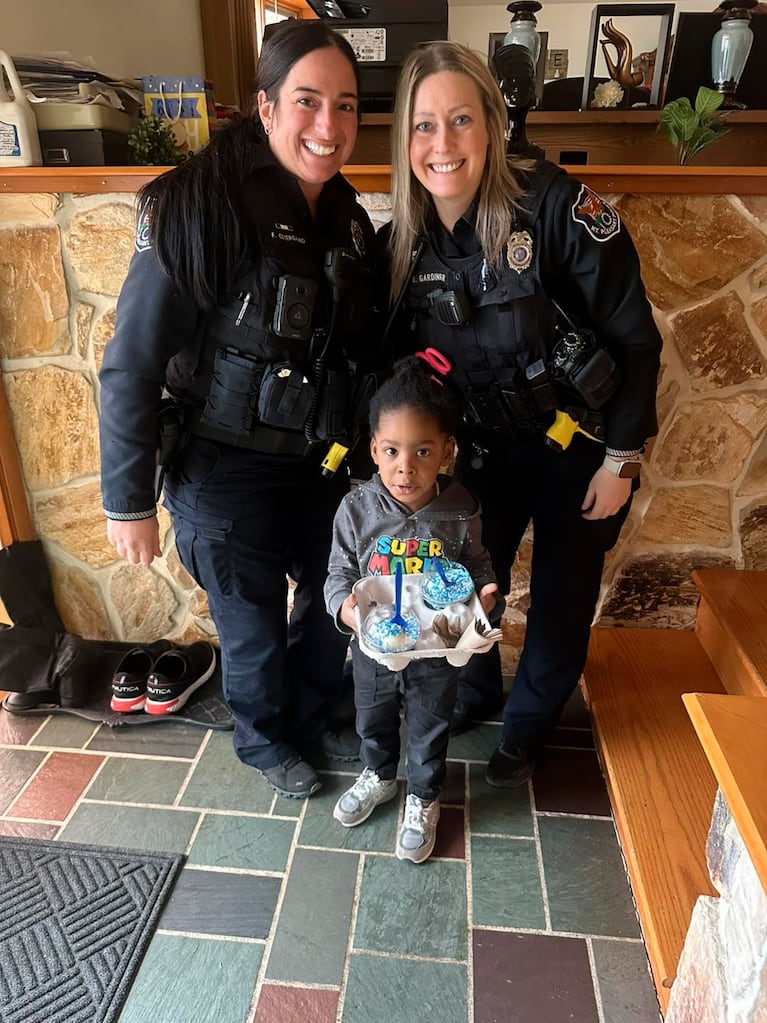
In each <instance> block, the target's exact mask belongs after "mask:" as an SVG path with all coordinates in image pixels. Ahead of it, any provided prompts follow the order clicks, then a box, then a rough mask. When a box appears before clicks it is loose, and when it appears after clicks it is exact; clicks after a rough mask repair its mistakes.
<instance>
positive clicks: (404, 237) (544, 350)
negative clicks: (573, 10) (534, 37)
mask: <svg viewBox="0 0 767 1023" xmlns="http://www.w3.org/2000/svg"><path fill="white" fill-rule="evenodd" d="M510 69H511V72H512V73H513V74H516V73H517V68H516V64H513V63H512V65H511V68H510ZM508 91H509V102H510V106H513V105H514V104H515V103H516V102H517V98H516V94H515V93H514V91H513V90H511V89H509V90H508ZM505 134H506V109H505V105H504V100H503V98H502V95H501V91H500V89H499V87H498V84H497V82H496V81H495V79H494V78H493V75H492V74H491V72H490V70H489V69H488V67H487V65H486V64H485V63H484V61H482V60H481V59H480V58H479V56H478V55H477V54H475V53H474V52H473V51H471V50H469V49H467V48H466V47H463V46H460V45H458V44H456V43H450V42H434V43H431V44H429V45H428V46H425V47H422V48H419V49H417V50H415V51H413V53H412V54H410V55H409V56H408V57H407V58H406V60H405V62H404V64H403V68H402V71H401V73H400V80H399V84H398V89H397V95H396V99H395V109H394V127H393V142H392V172H393V181H392V193H393V202H392V206H393V219H392V227H391V230H390V231H389V230H388V229H387V228H385V229H384V230H383V232H382V237H383V239H385V240H386V242H387V251H388V256H389V260H390V264H391V278H392V284H391V292H392V300H393V302H394V304H395V307H396V306H397V305H398V304H399V306H400V308H401V310H402V311H403V314H404V315H403V316H402V318H401V319H400V320H399V323H400V325H401V329H400V330H399V331H392V332H391V335H390V336H391V337H392V338H393V339H395V340H397V341H400V340H401V339H402V338H403V337H404V338H405V342H406V344H407V345H408V346H409V347H411V348H413V347H415V348H421V349H423V348H426V347H427V346H431V347H433V348H435V349H437V350H438V351H440V352H441V353H442V354H444V355H445V356H446V357H447V358H448V359H449V360H450V362H451V363H452V365H453V369H454V372H453V373H452V374H451V377H452V379H453V381H454V383H455V384H456V386H457V387H458V388H459V390H460V392H461V394H462V396H463V399H464V408H465V424H464V427H463V429H462V430H461V432H460V433H459V437H458V456H457V463H456V475H457V476H458V477H459V479H460V480H461V481H462V482H463V483H464V485H465V486H466V487H467V488H468V489H469V490H471V491H473V492H474V493H475V494H476V496H477V497H478V498H479V499H480V502H481V505H482V521H483V534H482V535H483V540H484V542H485V545H486V546H487V548H488V550H489V551H490V555H491V558H492V561H493V568H494V570H495V574H496V577H497V579H498V585H499V588H500V589H501V590H502V591H503V592H506V593H508V591H509V588H510V572H511V566H512V565H513V563H514V559H515V556H516V552H517V548H518V546H519V543H520V541H521V539H522V537H523V535H524V533H525V531H526V529H527V527H528V525H529V524H530V523H531V522H532V525H533V550H532V569H531V580H530V598H531V603H530V609H529V612H528V615H527V627H526V634H525V643H524V648H523V651H522V654H521V657H520V662H519V666H518V669H517V673H516V676H515V678H514V682H513V684H512V688H511V694H510V696H509V699H508V701H507V703H506V705H505V708H504V724H503V740H502V742H501V744H500V746H499V747H498V749H496V751H495V752H494V753H493V756H492V757H491V759H490V763H489V765H488V768H487V780H488V782H489V783H490V784H492V785H495V786H499V787H513V786H515V785H521V784H524V783H525V782H526V781H527V779H528V778H529V777H530V776H531V774H532V773H533V770H534V767H535V762H536V756H537V754H538V751H539V749H540V747H541V746H542V745H543V743H544V741H545V739H546V737H547V735H548V733H549V731H550V730H551V729H552V728H553V726H554V725H555V724H556V723H557V721H558V719H559V716H560V714H561V711H562V709H563V707H564V705H565V703H566V701H567V699H568V698H569V696H570V695H571V693H572V692H573V690H574V688H575V687H576V685H577V684H578V680H579V678H580V675H581V672H582V670H583V666H584V663H585V660H586V654H587V650H588V642H589V635H590V627H591V622H592V619H593V616H594V611H595V607H596V603H597V600H598V596H599V588H600V582H601V575H602V569H603V565H604V556H605V553H606V551H608V550H609V549H610V548H611V547H612V546H613V544H614V543H615V542H616V540H617V538H618V534H619V532H620V528H621V526H622V524H623V522H624V520H625V518H626V515H627V513H628V509H629V505H630V501H631V494H632V492H633V489H635V487H636V486H637V485H638V478H637V477H638V473H639V468H640V459H641V455H642V452H643V450H644V444H645V441H646V440H647V438H648V437H650V436H652V435H653V434H654V433H655V431H656V429H657V423H656V416H655V393H656V387H657V374H658V366H659V353H660V348H661V338H660V335H659V332H658V330H657V327H656V326H655V323H654V321H653V317H652V310H651V308H650V304H649V302H648V301H647V298H646V295H645V291H644V287H643V285H642V280H641V276H640V268H639V260H638V258H637V254H636V250H635V248H634V246H633V244H632V241H631V239H630V237H629V236H628V234H627V232H626V229H625V227H624V225H622V224H621V221H620V218H619V216H618V214H617V212H616V211H615V210H614V209H613V208H612V207H611V206H610V205H609V204H608V203H606V202H605V201H604V200H603V199H601V198H600V197H599V196H598V195H596V194H595V193H594V192H592V191H591V190H590V189H589V188H587V187H586V186H585V185H583V184H581V183H580V182H578V181H577V180H575V179H574V178H572V177H570V176H569V175H568V174H566V173H565V172H564V171H563V170H561V168H559V167H557V166H556V165H554V164H552V163H548V162H547V161H545V160H543V159H539V160H537V161H533V160H530V159H523V158H520V157H519V156H515V157H509V156H508V155H507V152H506V145H505V142H504V139H505ZM522 135H523V133H522V134H521V136H520V137H522ZM408 335H409V337H408ZM502 695H503V691H502V678H501V664H500V655H499V652H498V650H497V647H496V648H494V649H493V651H491V652H490V653H488V654H486V655H483V656H480V657H473V658H472V659H471V661H470V662H469V664H468V665H467V667H466V669H465V670H464V672H463V673H462V678H461V682H460V684H459V693H458V703H457V706H456V710H455V713H454V716H453V724H452V731H453V733H454V734H455V733H457V732H459V731H461V730H463V729H465V728H467V727H469V725H470V724H471V723H472V722H473V721H475V720H481V719H482V718H483V717H487V716H488V715H489V714H491V713H494V712H495V711H496V710H497V709H498V707H499V706H500V705H501V702H502Z"/></svg>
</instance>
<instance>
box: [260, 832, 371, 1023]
mask: <svg viewBox="0 0 767 1023" xmlns="http://www.w3.org/2000/svg"><path fill="white" fill-rule="evenodd" d="M358 867H359V857H358V856H353V855H351V854H349V853H334V852H324V851H321V850H319V849H297V850H296V854H295V856H294V857H293V861H292V866H291V868H290V875H289V878H288V881H287V884H286V885H285V894H284V896H283V900H282V907H281V909H280V916H279V919H278V921H277V927H276V929H275V934H274V940H273V942H272V949H271V953H270V955H269V963H268V964H267V969H266V975H267V977H268V978H269V979H270V980H278V981H279V980H282V981H291V982H294V983H304V984H333V985H339V984H340V983H341V981H342V979H343V969H344V958H345V955H346V948H347V945H348V941H349V927H350V925H351V919H352V911H353V907H354V889H355V883H356V878H357V870H358ZM275 1023H277V1021H275ZM286 1023H288V1021H286Z"/></svg>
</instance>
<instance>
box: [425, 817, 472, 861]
mask: <svg viewBox="0 0 767 1023" xmlns="http://www.w3.org/2000/svg"><path fill="white" fill-rule="evenodd" d="M463 826H464V817H463V810H462V809H461V808H460V807H453V806H448V807H444V806H443V807H441V808H440V815H439V824H438V825H437V842H436V844H435V846H434V853H433V855H434V856H446V857H448V858H449V859H453V860H463V859H465V858H466V842H465V839H464V833H463Z"/></svg>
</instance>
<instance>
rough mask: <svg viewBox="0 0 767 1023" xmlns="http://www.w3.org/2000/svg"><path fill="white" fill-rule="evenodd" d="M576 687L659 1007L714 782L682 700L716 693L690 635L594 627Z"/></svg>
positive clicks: (695, 876)
mask: <svg viewBox="0 0 767 1023" xmlns="http://www.w3.org/2000/svg"><path fill="white" fill-rule="evenodd" d="M583 689H584V694H585V697H586V701H587V703H588V706H589V710H590V712H591V716H592V725H593V729H594V736H595V740H596V744H597V750H598V752H599V755H600V759H601V762H602V767H603V771H604V774H605V780H606V783H607V788H608V791H609V794H610V800H611V803H612V808H613V816H614V818H615V824H616V828H617V831H618V837H619V839H620V843H621V847H622V849H623V855H624V858H625V861H626V867H627V870H628V874H629V878H630V880H631V886H632V889H633V892H634V899H635V901H636V906H637V912H638V915H639V920H640V923H641V925H642V932H643V934H644V939H645V945H646V947H647V954H648V958H649V960H650V966H651V969H652V973H653V978H654V980H655V986H656V989H657V992H658V998H659V1001H660V1004H661V1009H662V1010H663V1012H664V1013H665V1011H666V1009H667V1006H668V998H669V989H670V987H671V984H672V982H673V979H674V976H675V974H676V968H677V963H678V961H679V956H680V954H681V951H682V946H683V945H684V939H685V935H686V933H687V928H688V926H689V923H690V915H691V913H692V908H693V906H694V904H695V900H696V899H697V898H698V896H699V895H713V894H715V892H714V891H713V888H712V887H711V882H710V879H709V876H708V871H707V869H706V853H705V849H706V837H707V835H708V829H709V825H710V821H711V810H712V807H713V803H714V796H715V794H716V787H717V786H716V779H715V777H714V774H713V772H712V770H711V767H710V766H709V763H708V760H707V758H706V755H705V753H704V751H703V749H702V747H701V744H700V742H699V740H698V737H697V735H696V733H695V729H694V727H693V725H692V722H691V721H690V718H689V716H688V714H687V711H686V709H685V706H684V703H683V702H682V695H683V694H684V693H689V692H704V693H719V694H721V693H723V692H724V690H723V687H722V683H721V681H720V679H719V677H718V676H717V674H716V672H715V671H714V670H713V668H712V666H711V663H710V662H709V660H708V658H707V657H706V654H705V653H704V651H703V649H702V648H701V646H700V644H699V643H698V641H697V639H696V637H695V634H694V633H693V632H682V631H675V630H665V629H610V628H599V627H597V628H594V629H592V632H591V644H590V647H589V656H588V661H587V663H586V668H585V671H584V680H583Z"/></svg>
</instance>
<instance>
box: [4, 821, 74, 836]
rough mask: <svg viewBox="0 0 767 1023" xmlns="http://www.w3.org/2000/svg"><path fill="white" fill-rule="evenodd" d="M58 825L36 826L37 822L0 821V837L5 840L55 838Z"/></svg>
mask: <svg viewBox="0 0 767 1023" xmlns="http://www.w3.org/2000/svg"><path fill="white" fill-rule="evenodd" d="M58 830H59V826H58V824H38V823H37V821H3V820H0V835H3V836H4V837H6V838H43V839H48V840H50V839H52V838H55V837H56V833H57V831H58Z"/></svg>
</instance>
